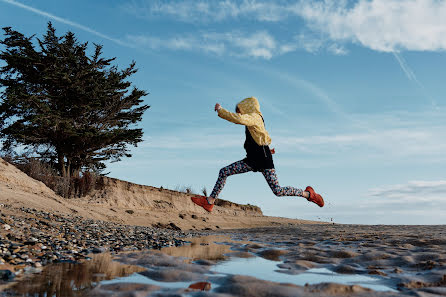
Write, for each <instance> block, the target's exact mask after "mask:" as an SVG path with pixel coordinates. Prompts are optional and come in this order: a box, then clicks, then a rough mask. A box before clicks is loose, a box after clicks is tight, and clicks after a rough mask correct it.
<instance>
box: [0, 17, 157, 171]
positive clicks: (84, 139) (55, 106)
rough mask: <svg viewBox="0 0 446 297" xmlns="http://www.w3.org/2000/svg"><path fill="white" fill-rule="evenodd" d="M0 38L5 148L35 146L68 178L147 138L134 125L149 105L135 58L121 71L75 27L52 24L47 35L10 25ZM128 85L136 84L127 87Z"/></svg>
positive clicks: (0, 133)
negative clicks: (61, 29)
mask: <svg viewBox="0 0 446 297" xmlns="http://www.w3.org/2000/svg"><path fill="white" fill-rule="evenodd" d="M3 30H4V33H5V36H6V37H5V38H4V39H3V40H0V44H1V45H3V47H4V50H3V51H1V52H0V59H1V60H3V62H4V63H3V64H5V65H4V66H2V67H1V68H0V137H2V138H3V140H4V141H3V149H4V150H11V149H12V148H14V147H18V146H21V147H26V148H32V149H34V151H35V152H36V154H37V155H38V156H39V157H40V158H41V160H44V161H46V162H52V164H55V167H56V168H57V169H58V170H59V172H60V174H61V175H62V176H64V177H67V176H68V177H69V176H78V175H79V172H80V171H81V170H85V169H92V170H96V171H101V170H103V169H104V168H105V163H104V161H107V160H110V161H119V160H121V158H122V157H123V156H126V157H130V156H131V154H130V153H129V148H128V147H129V145H133V146H137V144H138V143H139V142H141V141H142V135H143V132H142V129H138V128H136V124H137V123H138V122H139V121H141V119H142V116H143V114H144V112H145V111H146V110H147V109H148V108H149V106H148V105H144V104H142V103H143V100H142V97H144V96H146V95H147V94H148V93H147V92H146V91H143V90H140V89H137V88H136V87H134V86H133V87H132V84H131V82H129V81H128V78H129V77H130V76H131V75H133V74H134V73H136V72H137V69H136V68H135V62H132V63H131V64H130V65H129V66H128V67H127V68H125V69H123V70H119V69H118V67H117V66H112V65H111V63H112V62H113V61H114V60H115V58H111V59H105V58H102V46H100V45H97V44H94V48H95V50H94V53H92V54H91V55H90V56H89V55H88V54H87V46H88V43H79V42H78V40H77V39H76V37H75V35H74V34H73V33H72V32H67V33H66V34H65V35H64V36H61V37H58V36H57V35H56V31H55V29H54V27H53V26H52V24H51V23H48V29H47V32H46V34H45V35H44V36H43V38H42V39H38V38H37V44H36V45H35V44H33V39H34V35H33V36H30V37H26V36H24V35H23V34H21V33H19V32H17V31H14V30H12V29H11V27H5V28H3ZM130 88H131V89H130Z"/></svg>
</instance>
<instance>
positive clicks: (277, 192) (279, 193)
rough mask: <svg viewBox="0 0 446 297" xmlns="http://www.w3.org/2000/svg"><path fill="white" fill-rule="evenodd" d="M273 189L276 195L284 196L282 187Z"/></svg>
mask: <svg viewBox="0 0 446 297" xmlns="http://www.w3.org/2000/svg"><path fill="white" fill-rule="evenodd" d="M271 190H273V193H274V195H276V196H277V197H281V196H283V191H282V189H280V188H272V189H271Z"/></svg>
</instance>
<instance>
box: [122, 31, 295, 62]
mask: <svg viewBox="0 0 446 297" xmlns="http://www.w3.org/2000/svg"><path fill="white" fill-rule="evenodd" d="M127 39H128V40H129V41H130V42H131V43H132V44H135V45H137V46H139V47H149V48H151V49H155V50H164V49H168V50H184V51H197V50H198V51H203V52H207V53H213V54H217V55H223V54H228V55H231V56H238V57H252V58H262V59H267V60H268V59H271V58H272V57H273V56H275V55H281V54H284V53H286V52H288V51H290V50H291V49H292V48H291V45H286V44H285V45H283V44H282V45H281V44H279V43H278V42H277V41H276V40H275V38H274V37H273V36H271V35H270V34H269V33H268V32H266V31H258V32H255V33H252V34H243V33H240V32H229V33H202V34H200V35H187V36H175V37H170V38H165V39H161V38H158V37H149V36H144V35H128V36H127Z"/></svg>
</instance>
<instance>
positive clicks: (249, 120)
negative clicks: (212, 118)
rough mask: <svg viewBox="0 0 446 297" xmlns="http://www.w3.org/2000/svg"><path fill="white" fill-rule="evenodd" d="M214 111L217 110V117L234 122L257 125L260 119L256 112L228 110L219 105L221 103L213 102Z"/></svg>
mask: <svg viewBox="0 0 446 297" xmlns="http://www.w3.org/2000/svg"><path fill="white" fill-rule="evenodd" d="M215 111H217V112H218V116H219V117H221V118H222V119H225V120H227V121H229V122H232V123H234V124H239V125H245V126H255V125H258V123H259V120H260V118H259V116H257V115H256V114H241V113H235V112H230V111H228V110H226V109H224V108H223V107H221V105H220V104H218V103H217V104H215Z"/></svg>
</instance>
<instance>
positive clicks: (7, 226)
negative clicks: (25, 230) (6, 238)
mask: <svg viewBox="0 0 446 297" xmlns="http://www.w3.org/2000/svg"><path fill="white" fill-rule="evenodd" d="M3 229H5V230H6V231H8V230H11V226H9V225H8V224H4V225H3Z"/></svg>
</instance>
